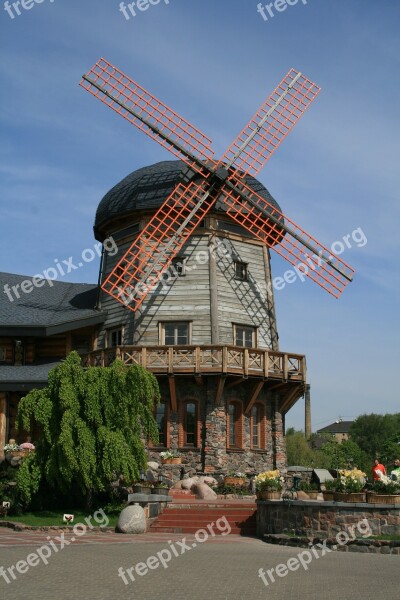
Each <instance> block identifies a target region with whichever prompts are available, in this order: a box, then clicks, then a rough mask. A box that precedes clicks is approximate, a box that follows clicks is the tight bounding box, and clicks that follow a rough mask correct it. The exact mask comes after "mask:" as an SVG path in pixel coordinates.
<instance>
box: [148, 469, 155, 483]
mask: <svg viewBox="0 0 400 600" xmlns="http://www.w3.org/2000/svg"><path fill="white" fill-rule="evenodd" d="M146 479H147V481H150V483H156V481H158V477H157V476H156V475H154V473H153V471H152V470H151V469H147V471H146Z"/></svg>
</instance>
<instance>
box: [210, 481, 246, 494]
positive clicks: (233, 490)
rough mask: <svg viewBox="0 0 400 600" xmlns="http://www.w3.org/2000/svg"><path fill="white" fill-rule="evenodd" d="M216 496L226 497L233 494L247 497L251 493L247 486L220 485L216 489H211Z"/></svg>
mask: <svg viewBox="0 0 400 600" xmlns="http://www.w3.org/2000/svg"><path fill="white" fill-rule="evenodd" d="M213 489H214V492H215V493H216V494H219V495H221V496H227V495H228V494H233V495H234V496H249V495H250V494H251V491H250V489H249V486H248V485H227V484H225V483H221V484H220V485H219V486H218V487H216V488H213Z"/></svg>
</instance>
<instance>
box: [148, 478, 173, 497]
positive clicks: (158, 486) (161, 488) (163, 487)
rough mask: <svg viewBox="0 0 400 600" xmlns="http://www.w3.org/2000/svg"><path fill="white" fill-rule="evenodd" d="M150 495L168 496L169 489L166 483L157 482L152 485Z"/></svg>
mask: <svg viewBox="0 0 400 600" xmlns="http://www.w3.org/2000/svg"><path fill="white" fill-rule="evenodd" d="M151 493H152V494H158V495H159V496H168V494H169V487H168V484H167V483H162V482H161V481H160V482H157V483H154V484H153V487H152V490H151Z"/></svg>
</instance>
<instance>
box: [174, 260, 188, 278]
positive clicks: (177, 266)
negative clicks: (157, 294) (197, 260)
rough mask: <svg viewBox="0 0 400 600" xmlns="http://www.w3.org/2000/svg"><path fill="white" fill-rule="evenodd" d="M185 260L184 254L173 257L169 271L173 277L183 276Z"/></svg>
mask: <svg viewBox="0 0 400 600" xmlns="http://www.w3.org/2000/svg"><path fill="white" fill-rule="evenodd" d="M187 261H188V259H187V257H185V256H177V257H176V258H174V259H173V261H172V265H171V271H172V274H173V276H174V277H185V275H186V263H187Z"/></svg>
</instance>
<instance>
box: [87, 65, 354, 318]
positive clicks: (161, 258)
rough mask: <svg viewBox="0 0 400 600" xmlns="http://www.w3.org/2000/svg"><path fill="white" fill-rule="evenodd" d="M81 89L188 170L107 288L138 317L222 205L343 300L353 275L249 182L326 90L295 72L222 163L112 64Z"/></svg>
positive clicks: (199, 136)
mask: <svg viewBox="0 0 400 600" xmlns="http://www.w3.org/2000/svg"><path fill="white" fill-rule="evenodd" d="M80 85H81V86H82V87H83V88H84V89H86V90H87V91H88V92H90V93H91V94H92V95H93V96H95V97H96V98H98V99H100V100H101V101H102V102H103V103H104V104H106V105H107V106H109V107H110V108H112V109H113V110H114V111H115V112H117V113H118V114H119V115H121V116H122V117H123V118H125V119H126V120H127V121H129V122H130V123H132V124H133V125H135V126H136V127H137V128H138V129H140V130H141V131H143V132H144V133H146V134H147V135H148V136H150V137H151V138H152V139H154V140H155V141H157V142H158V143H160V144H161V146H163V147H164V148H166V149H167V150H169V151H170V152H171V153H172V154H174V155H175V156H176V157H178V158H179V159H180V160H182V161H184V163H186V165H187V170H186V171H185V172H184V174H183V176H182V179H181V181H180V183H178V185H177V186H176V187H175V189H174V190H173V192H172V193H171V194H170V196H169V197H168V198H167V199H166V200H165V202H164V204H163V205H162V206H161V208H160V209H159V210H158V211H157V213H156V214H155V215H154V216H153V218H152V219H151V220H150V222H149V223H148V224H147V226H146V227H145V228H144V229H143V230H142V232H141V233H140V235H139V236H138V237H137V238H136V239H135V241H134V243H133V244H132V245H131V246H130V248H129V249H128V250H127V252H126V253H125V254H124V256H123V257H122V258H121V260H120V261H119V263H118V264H117V265H116V267H115V268H114V270H113V271H112V272H111V273H110V274H109V275H108V277H107V278H106V279H105V281H104V282H103V284H102V289H103V290H104V291H105V292H106V293H107V294H109V295H110V296H112V297H113V298H115V299H116V300H117V301H118V302H120V303H121V304H124V305H125V306H127V307H128V308H129V309H130V310H132V311H136V310H137V309H138V308H139V307H140V305H141V304H142V302H143V301H144V299H145V298H146V296H147V295H148V293H149V292H150V290H151V289H152V288H153V287H154V286H155V285H156V284H157V282H158V281H159V280H160V279H161V277H162V275H163V273H164V272H165V271H166V270H167V269H168V268H169V266H170V265H171V263H172V261H173V259H174V258H175V257H176V256H177V255H178V253H179V251H180V249H181V248H182V247H183V245H184V244H185V243H186V241H187V240H188V238H189V237H190V236H191V235H192V234H193V232H194V231H195V230H196V228H197V227H198V226H199V225H200V223H201V222H202V221H203V219H204V218H205V216H206V215H207V213H208V212H209V211H210V210H211V209H212V207H213V206H214V205H215V204H216V203H217V202H218V203H220V204H223V206H224V210H225V212H226V214H227V215H228V216H229V217H231V218H232V219H233V220H234V221H236V222H237V223H238V224H239V225H240V226H241V227H243V228H245V229H247V230H248V231H250V232H251V234H252V235H253V236H255V237H256V238H257V239H259V240H261V241H262V242H263V243H264V244H266V245H267V246H268V247H271V248H273V249H274V250H275V251H276V252H277V253H278V254H280V255H281V256H282V257H283V258H285V259H286V260H287V261H288V262H289V263H291V264H292V265H294V267H295V269H297V271H298V272H301V273H303V274H304V275H306V276H308V277H309V278H310V279H312V280H313V281H314V282H315V283H317V284H318V285H320V286H321V287H322V288H323V289H324V290H326V291H327V292H328V293H329V294H331V295H332V296H334V297H335V298H338V297H339V296H340V294H341V293H342V291H343V290H344V288H345V287H346V285H347V284H348V283H349V282H350V281H352V279H353V275H354V270H353V269H352V268H351V267H350V266H349V265H347V264H346V263H345V262H344V261H342V260H341V259H339V258H338V257H337V256H334V255H332V254H331V252H330V251H329V249H328V248H326V247H325V246H323V245H322V244H321V243H320V242H319V241H318V240H317V239H316V238H314V237H313V236H311V235H310V234H308V233H306V232H305V231H304V230H303V229H302V228H301V227H300V226H299V225H297V224H296V223H295V222H294V221H293V220H292V219H290V218H288V217H286V216H285V215H283V213H281V212H280V211H279V210H278V209H277V208H276V207H275V206H273V205H272V204H270V203H269V202H268V201H267V200H266V199H265V198H263V197H262V196H260V195H259V194H257V193H256V192H255V191H254V190H253V189H252V188H251V187H249V185H248V184H247V182H246V176H248V175H251V176H253V177H256V176H257V175H258V174H259V173H260V171H261V170H262V169H263V167H264V166H265V164H266V163H267V161H268V160H269V159H270V158H271V156H272V155H273V153H274V152H275V151H276V150H277V148H278V147H279V146H280V144H281V142H282V141H283V140H284V138H285V137H286V136H287V135H288V133H289V132H290V131H291V130H292V129H293V127H294V125H295V124H296V123H297V121H298V120H299V119H300V118H301V117H302V116H303V114H304V112H305V111H306V110H307V108H308V107H309V106H310V104H311V103H312V102H313V101H314V100H315V98H316V97H317V95H318V94H319V92H320V88H319V87H318V86H317V85H315V84H314V83H312V82H311V81H310V80H309V79H307V78H306V77H305V76H304V75H303V74H302V73H300V72H298V71H296V70H295V69H291V70H290V71H289V72H288V74H287V75H286V76H285V77H284V78H283V79H282V81H281V82H280V83H279V85H278V86H277V87H276V89H275V90H274V91H273V93H272V94H271V95H270V96H269V97H268V98H267V100H266V101H265V102H264V104H263V105H262V106H261V107H260V109H259V110H258V112H257V113H256V114H255V115H254V117H253V118H252V119H251V120H250V122H249V123H248V124H247V125H246V126H245V127H244V129H243V131H242V132H241V133H240V134H239V135H238V137H237V138H236V139H235V140H234V142H233V143H232V144H231V146H230V147H229V148H228V150H227V151H226V152H225V154H224V155H223V156H222V157H221V159H220V160H216V159H215V158H214V152H213V150H212V148H211V144H212V141H211V140H210V139H209V138H208V137H207V136H205V135H204V134H203V133H202V132H201V131H199V130H198V129H197V128H196V127H194V126H193V125H191V124H190V123H189V122H188V121H186V120H185V119H183V118H182V117H181V116H180V115H178V114H177V113H176V112H175V111H173V110H172V109H170V108H169V107H168V106H167V105H166V104H164V103H163V102H161V101H160V100H158V99H157V98H156V97H155V96H153V95H152V94H150V93H149V92H148V91H147V90H145V89H144V88H143V87H141V86H140V85H139V84H137V83H136V82H135V81H134V80H132V79H131V78H130V77H128V76H127V75H125V74H124V73H123V72H122V71H120V70H119V69H117V68H116V67H114V66H113V65H111V64H110V63H109V62H108V61H106V60H104V59H100V60H99V61H98V62H97V63H96V64H95V65H94V66H93V67H92V69H91V70H90V71H89V72H88V73H87V74H86V75H83V79H82V81H81V82H80Z"/></svg>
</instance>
